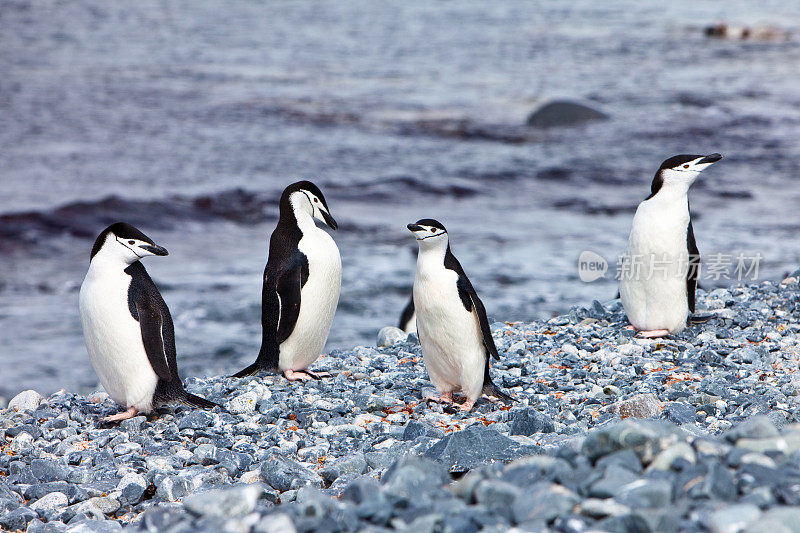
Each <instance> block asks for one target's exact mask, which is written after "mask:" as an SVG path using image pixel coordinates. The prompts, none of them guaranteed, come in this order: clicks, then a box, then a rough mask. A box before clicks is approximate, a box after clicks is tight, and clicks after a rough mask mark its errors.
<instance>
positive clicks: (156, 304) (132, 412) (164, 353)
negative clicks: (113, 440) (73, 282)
mask: <svg viewBox="0 0 800 533" xmlns="http://www.w3.org/2000/svg"><path fill="white" fill-rule="evenodd" d="M149 255H167V250H166V249H164V248H162V247H161V246H158V245H157V244H155V243H154V242H153V241H152V239H150V238H149V237H147V236H146V235H145V234H144V233H142V232H141V231H139V230H138V229H136V228H134V227H133V226H131V225H129V224H125V223H122V222H118V223H116V224H112V225H111V226H109V227H108V228H106V229H105V230H103V231H102V232H101V233H100V235H99V236H98V237H97V240H96V241H95V243H94V247H93V248H92V253H91V256H90V262H89V271H88V272H87V273H86V278H85V279H84V280H83V284H82V285H81V290H80V296H79V307H80V315H81V322H82V323H83V334H84V337H85V339H86V349H87V351H88V352H89V359H90V360H91V362H92V366H93V367H94V369H95V372H97V376H98V377H99V378H100V383H102V385H103V388H105V390H106V392H108V395H109V396H110V397H111V398H112V399H113V400H114V401H115V402H117V403H118V404H120V405H122V406H123V407H124V408H125V409H126V410H125V411H123V412H121V413H119V414H116V415H112V416H109V417H106V418H105V419H103V421H106V422H112V421H118V420H125V419H127V418H131V417H133V416H136V414H137V413H149V412H150V411H151V410H152V409H153V407H155V406H157V405H159V404H162V403H167V402H170V401H179V402H183V403H186V404H189V405H194V406H196V407H202V408H205V409H210V408H212V407H214V406H215V405H216V404H215V403H213V402H210V401H208V400H206V399H204V398H201V397H199V396H195V395H194V394H190V393H188V392H186V390H184V388H183V383H182V382H181V378H180V376H179V375H178V366H177V361H176V357H175V331H174V328H173V325H172V317H171V316H170V313H169V309H168V308H167V304H166V303H164V299H163V298H162V297H161V293H160V292H159V291H158V288H157V287H156V285H155V283H153V280H152V279H150V276H149V275H148V274H147V270H145V268H144V266H143V265H142V264H141V263H140V262H139V260H140V259H141V258H143V257H147V256H149Z"/></svg>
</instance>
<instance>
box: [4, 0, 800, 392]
mask: <svg viewBox="0 0 800 533" xmlns="http://www.w3.org/2000/svg"><path fill="white" fill-rule="evenodd" d="M722 21H726V22H729V23H733V24H741V25H749V26H759V25H769V26H774V27H777V28H779V29H782V30H785V31H787V32H788V33H789V38H788V39H777V40H771V41H758V40H757V41H738V40H711V39H707V38H706V37H705V36H704V35H703V31H702V29H703V27H704V26H705V25H707V24H714V23H717V22H722ZM0 27H2V31H0V50H2V53H0V369H2V370H0V396H6V397H10V395H12V394H14V393H16V392H17V391H19V390H22V389H26V388H36V389H37V390H39V391H40V392H43V393H45V392H50V391H53V390H56V389H59V388H62V387H65V388H68V389H70V390H78V391H85V390H90V389H93V388H95V387H96V386H97V380H96V377H95V376H94V373H93V372H92V370H91V367H90V365H89V362H88V358H87V356H86V353H85V348H84V346H83V339H82V335H81V331H80V321H79V317H78V314H77V293H78V288H79V286H80V283H81V281H82V279H83V276H84V274H85V270H86V268H87V265H88V256H89V251H90V249H91V245H92V242H93V240H94V238H95V236H96V234H97V233H98V232H99V231H100V230H102V229H103V228H104V227H105V226H106V225H108V224H110V223H112V222H114V221H117V220H125V221H128V222H130V223H133V224H135V225H137V226H138V227H140V228H141V229H142V230H143V231H145V233H147V234H148V235H150V236H151V237H152V238H154V240H156V242H158V243H159V244H161V245H163V246H165V247H166V248H168V249H169V251H170V255H169V256H168V257H165V258H150V259H148V260H146V262H145V266H146V267H147V268H148V270H149V271H150V273H151V275H152V276H153V278H154V279H155V280H156V282H157V283H158V284H159V286H160V287H161V290H162V293H163V295H164V297H165V299H166V301H167V303H168V304H169V306H170V309H171V311H172V314H173V316H174V319H175V325H176V337H177V344H178V354H179V365H180V367H181V369H182V374H183V375H184V376H188V375H196V374H216V373H230V372H233V371H236V370H238V369H240V368H242V367H243V366H244V365H245V364H248V363H250V362H251V361H252V360H253V359H254V357H255V354H256V352H257V350H258V345H259V341H260V321H259V316H260V287H261V274H262V271H263V268H264V262H265V261H266V254H267V243H268V239H269V234H270V232H271V231H272V229H273V226H274V223H275V220H276V209H277V203H276V200H277V198H278V197H279V195H280V191H281V190H282V189H283V187H285V186H286V185H288V184H289V183H291V182H293V181H296V180H297V179H301V178H307V179H311V180H313V181H314V182H315V183H317V184H318V185H319V186H320V187H321V188H322V190H323V192H324V193H325V195H326V197H327V199H328V202H329V205H330V207H331V211H332V214H333V216H334V217H335V218H336V219H337V221H339V223H340V229H339V231H337V232H335V234H334V237H335V239H336V241H337V243H338V244H339V247H340V249H341V253H342V262H343V266H344V280H343V285H342V293H341V301H340V306H339V310H338V313H337V316H336V320H335V322H334V326H333V330H332V332H331V336H330V339H329V343H328V348H337V347H338V348H344V347H349V346H353V345H355V344H360V343H372V342H374V337H375V333H376V331H377V330H378V329H379V328H380V327H382V326H384V325H393V324H395V323H396V322H397V319H398V316H399V313H400V311H401V309H402V308H403V306H404V305H405V302H406V300H407V298H408V295H409V293H410V288H411V284H412V276H413V261H414V255H413V252H414V250H415V248H416V245H415V243H414V241H413V239H412V237H411V235H410V234H409V232H408V231H407V230H406V229H405V225H406V224H407V223H408V222H413V221H415V220H417V219H419V218H424V217H432V218H437V219H439V220H441V221H442V222H443V223H444V224H445V225H446V226H447V227H448V229H449V232H450V236H451V244H452V248H453V251H454V253H455V254H456V256H457V257H458V258H459V259H460V260H461V262H462V264H463V265H464V268H465V269H466V271H467V273H468V274H469V275H470V278H471V279H472V281H473V283H474V285H475V286H476V288H477V290H478V292H479V294H480V295H481V297H482V298H483V300H484V302H485V304H486V307H487V310H488V313H489V315H490V317H492V318H494V319H495V320H500V321H504V320H507V321H512V320H525V319H533V318H544V317H549V316H553V315H554V314H558V313H562V312H565V311H567V310H568V309H569V308H570V306H572V305H576V304H588V303H591V301H592V300H593V299H598V300H601V301H604V300H608V299H610V298H613V296H614V294H615V293H616V282H615V281H614V279H613V269H614V263H615V258H616V256H617V254H619V253H620V252H621V251H622V250H623V249H624V246H625V243H626V240H627V235H628V231H629V228H630V221H631V217H632V215H633V212H634V210H635V207H636V204H637V203H638V202H639V201H641V200H642V199H643V198H644V197H645V196H647V193H648V190H649V185H650V181H651V179H652V176H653V174H654V172H655V170H656V169H657V168H658V165H659V164H660V162H661V161H662V160H663V159H665V158H667V157H669V156H671V155H674V154H677V153H687V152H688V153H698V154H706V153H711V152H720V153H722V154H723V155H724V159H723V160H722V161H721V162H719V163H717V164H716V165H714V166H713V167H711V168H710V169H708V170H707V171H706V172H704V173H703V174H702V175H701V177H700V178H699V180H698V182H697V183H696V184H695V186H694V187H693V190H692V193H691V201H692V209H693V212H694V214H695V223H694V228H695V233H696V236H697V241H698V245H699V247H700V251H701V253H702V254H703V255H704V257H705V258H709V257H712V256H713V255H714V254H724V255H732V256H735V255H737V254H745V255H746V256H748V257H752V256H756V255H760V256H761V257H762V259H761V261H760V263H759V274H758V275H759V277H760V278H762V279H775V278H778V277H780V276H782V275H783V274H784V273H786V272H788V271H791V270H793V269H795V268H796V267H797V266H798V265H799V264H800V239H798V234H799V231H800V216H798V214H797V213H798V208H800V187H798V179H799V178H800V142H798V131H800V44H798V43H800V10H798V8H797V6H795V5H794V3H792V2H783V1H765V2H758V3H755V2H749V1H746V0H734V1H726V2H710V1H701V2H698V1H687V0H677V1H673V2H669V3H652V2H639V1H636V0H624V1H615V2H602V3H599V2H594V1H590V0H575V1H572V2H568V3H564V2H559V3H556V2H528V1H511V2H503V3H487V2H479V1H474V2H449V1H442V2H427V1H409V2H402V3H399V2H398V3H391V4H387V3H382V2H381V3H379V2H357V1H349V0H340V1H337V2H246V1H237V2H227V3H222V2H194V1H184V2H166V1H137V2H115V3H108V2H101V1H87V0H77V1H70V2H56V3H44V2H33V1H27V0H17V1H3V2H0ZM562 98H568V99H575V100H578V101H582V102H584V103H588V104H589V105H591V106H593V107H595V108H597V109H600V110H602V111H603V112H605V113H607V114H609V115H610V116H611V120H609V121H606V122H600V123H593V124H591V125H587V126H584V127H578V128H564V129H549V130H534V129H530V128H527V127H525V126H524V122H525V118H526V116H527V114H528V113H529V112H530V111H532V110H533V109H535V108H537V107H538V106H539V105H541V104H543V103H545V102H548V101H550V100H553V99H562ZM585 250H592V251H594V252H596V253H598V254H600V255H601V256H603V257H604V258H606V259H607V260H608V261H609V263H610V271H609V272H608V273H607V274H606V276H605V277H604V278H601V279H599V280H597V281H595V282H593V283H584V282H582V281H580V279H579V277H578V271H577V259H578V256H579V255H580V254H581V252H583V251H585ZM735 282H736V280H726V279H718V280H714V279H706V280H702V281H701V286H705V287H713V286H715V285H726V284H730V283H735Z"/></svg>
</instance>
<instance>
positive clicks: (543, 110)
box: [526, 100, 609, 128]
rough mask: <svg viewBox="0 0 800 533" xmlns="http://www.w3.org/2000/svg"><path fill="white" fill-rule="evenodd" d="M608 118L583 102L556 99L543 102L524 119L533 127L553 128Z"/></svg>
mask: <svg viewBox="0 0 800 533" xmlns="http://www.w3.org/2000/svg"><path fill="white" fill-rule="evenodd" d="M608 118H609V116H608V115H606V114H605V113H602V112H600V111H597V110H596V109H592V108H591V107H588V106H585V105H583V104H579V103H577V102H570V101H567V100H557V101H554V102H550V103H548V104H545V105H543V106H542V107H540V108H539V109H537V110H536V111H534V112H533V113H531V114H530V115H529V116H528V119H527V120H526V124H527V125H528V126H533V127H535V128H553V127H560V126H577V125H580V124H584V123H586V122H592V121H596V120H608Z"/></svg>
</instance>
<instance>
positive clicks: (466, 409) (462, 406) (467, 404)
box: [458, 400, 475, 412]
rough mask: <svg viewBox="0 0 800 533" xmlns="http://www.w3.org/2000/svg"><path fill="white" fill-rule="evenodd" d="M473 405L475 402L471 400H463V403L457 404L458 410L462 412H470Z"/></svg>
mask: <svg viewBox="0 0 800 533" xmlns="http://www.w3.org/2000/svg"><path fill="white" fill-rule="evenodd" d="M474 405H475V402H474V401H472V400H465V401H464V403H462V404H458V408H459V409H460V410H462V411H464V412H469V411H472V407H473V406H474Z"/></svg>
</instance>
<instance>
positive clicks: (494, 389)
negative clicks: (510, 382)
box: [483, 381, 517, 403]
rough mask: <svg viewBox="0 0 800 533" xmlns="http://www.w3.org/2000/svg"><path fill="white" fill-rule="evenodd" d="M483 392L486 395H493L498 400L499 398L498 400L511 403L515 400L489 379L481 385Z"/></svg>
mask: <svg viewBox="0 0 800 533" xmlns="http://www.w3.org/2000/svg"><path fill="white" fill-rule="evenodd" d="M483 393H484V394H485V395H486V396H494V397H495V398H497V399H498V400H500V401H502V402H504V403H512V402H516V401H517V400H516V398H512V397H511V396H509V395H508V394H506V393H505V392H503V391H501V390H500V387H498V386H497V385H495V384H494V383H492V382H491V381H490V382H489V383H487V384H486V385H484V386H483Z"/></svg>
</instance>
